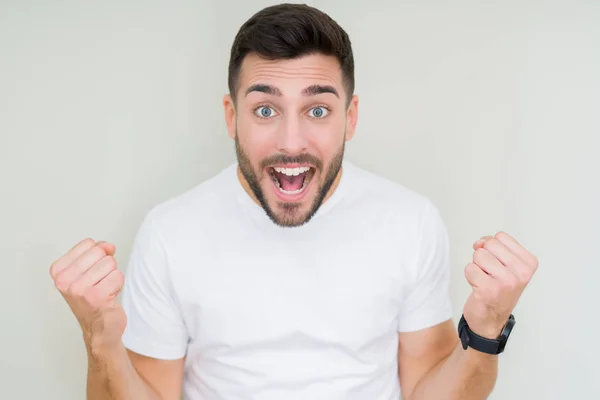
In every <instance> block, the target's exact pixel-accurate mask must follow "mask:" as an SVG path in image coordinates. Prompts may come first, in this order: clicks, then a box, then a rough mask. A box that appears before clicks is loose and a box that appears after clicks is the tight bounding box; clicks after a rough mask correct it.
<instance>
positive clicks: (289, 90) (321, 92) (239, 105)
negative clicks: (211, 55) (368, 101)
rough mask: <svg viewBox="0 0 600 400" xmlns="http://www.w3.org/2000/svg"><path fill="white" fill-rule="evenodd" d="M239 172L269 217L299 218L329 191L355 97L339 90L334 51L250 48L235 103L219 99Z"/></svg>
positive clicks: (283, 221) (350, 127) (351, 126)
mask: <svg viewBox="0 0 600 400" xmlns="http://www.w3.org/2000/svg"><path fill="white" fill-rule="evenodd" d="M224 106H225V116H226V123H227V127H228V131H229V135H230V136H231V137H232V138H233V139H234V140H235V147H236V154H237V158H238V163H239V174H238V175H239V177H240V181H241V182H242V185H243V186H244V188H245V189H246V191H247V192H248V194H249V195H250V196H251V197H252V198H253V199H254V200H255V201H256V202H257V203H259V204H260V205H261V206H262V207H263V208H264V210H265V212H266V213H267V215H268V216H269V217H270V218H271V220H272V221H273V222H275V223H276V224H278V225H280V226H299V225H302V224H304V223H306V222H308V221H309V220H310V218H311V217H312V216H313V215H314V214H315V212H316V211H317V210H318V209H319V207H320V206H321V204H322V203H323V202H324V201H326V200H327V199H328V197H329V196H330V195H331V194H332V193H333V191H334V190H335V187H336V185H337V183H338V181H339V178H340V176H341V164H342V158H343V154H344V145H345V142H346V141H347V140H350V139H351V138H352V136H353V135H354V130H355V126H356V120H357V111H358V99H357V98H356V96H353V97H352V98H351V99H350V101H349V100H348V96H347V94H346V93H345V90H344V86H343V80H342V72H341V69H340V65H339V62H338V61H337V59H336V58H335V57H330V56H323V55H320V54H315V55H310V56H304V57H302V58H298V59H293V60H275V61H273V60H265V59H262V58H260V57H258V56H256V55H254V54H250V55H248V56H247V57H246V58H245V59H244V61H243V64H242V69H241V73H240V78H239V85H238V91H237V94H236V103H235V105H234V103H233V101H232V99H231V97H230V96H229V95H227V96H225V99H224Z"/></svg>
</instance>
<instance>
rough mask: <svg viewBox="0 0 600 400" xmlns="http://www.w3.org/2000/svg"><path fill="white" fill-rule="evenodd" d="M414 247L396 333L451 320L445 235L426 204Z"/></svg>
mask: <svg viewBox="0 0 600 400" xmlns="http://www.w3.org/2000/svg"><path fill="white" fill-rule="evenodd" d="M417 243H418V245H417V254H416V257H415V260H416V261H415V264H414V265H413V266H412V267H413V268H415V270H414V272H413V274H412V276H413V277H414V280H413V282H412V285H410V288H409V292H408V295H407V296H406V298H405V299H404V302H403V304H402V306H401V311H400V315H399V318H398V332H411V331H417V330H420V329H425V328H429V327H432V326H434V325H437V324H439V323H441V322H444V321H447V320H448V319H450V318H452V304H451V301H450V290H449V286H450V254H449V253H450V252H449V238H448V232H447V229H446V226H445V224H444V222H443V220H442V218H441V215H440V213H439V211H438V209H437V208H436V207H435V206H434V205H433V204H432V203H431V201H429V200H427V203H426V206H425V208H424V210H423V212H422V216H421V222H420V228H419V233H418V240H417Z"/></svg>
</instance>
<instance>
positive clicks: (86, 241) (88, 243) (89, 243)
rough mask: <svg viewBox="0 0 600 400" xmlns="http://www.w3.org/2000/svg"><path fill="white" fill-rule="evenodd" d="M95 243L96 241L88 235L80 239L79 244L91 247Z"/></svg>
mask: <svg viewBox="0 0 600 400" xmlns="http://www.w3.org/2000/svg"><path fill="white" fill-rule="evenodd" d="M95 244H96V241H95V240H94V239H92V238H90V237H87V238H85V239H83V240H82V241H81V245H83V246H86V247H92V246H94V245H95Z"/></svg>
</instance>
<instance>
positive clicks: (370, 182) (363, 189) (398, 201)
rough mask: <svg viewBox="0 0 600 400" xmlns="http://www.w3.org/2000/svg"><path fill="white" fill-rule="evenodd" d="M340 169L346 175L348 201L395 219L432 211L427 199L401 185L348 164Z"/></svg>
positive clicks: (430, 202)
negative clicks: (384, 212) (385, 213)
mask: <svg viewBox="0 0 600 400" xmlns="http://www.w3.org/2000/svg"><path fill="white" fill-rule="evenodd" d="M344 169H345V171H346V172H347V173H348V175H349V181H350V182H349V185H348V186H349V187H350V190H349V191H348V198H349V200H350V201H353V202H356V203H362V204H368V205H369V207H370V208H373V209H376V208H377V209H382V210H386V211H388V212H389V213H391V214H392V215H398V216H401V215H404V216H409V215H412V216H418V215H421V214H423V213H426V212H429V211H430V209H431V208H435V206H434V205H433V202H432V201H431V200H430V198H429V197H427V196H426V195H424V194H422V193H419V192H417V191H415V190H413V189H411V188H409V187H407V186H405V185H403V184H402V183H399V182H396V181H393V180H392V179H390V178H386V177H384V176H382V175H380V174H376V173H374V172H371V171H368V170H366V169H364V168H361V167H358V166H356V165H355V164H352V163H348V162H347V163H345V164H344Z"/></svg>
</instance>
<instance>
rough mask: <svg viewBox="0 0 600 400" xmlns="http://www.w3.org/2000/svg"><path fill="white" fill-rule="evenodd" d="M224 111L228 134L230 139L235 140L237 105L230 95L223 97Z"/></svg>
mask: <svg viewBox="0 0 600 400" xmlns="http://www.w3.org/2000/svg"><path fill="white" fill-rule="evenodd" d="M223 109H224V111H225V124H226V125H227V132H228V133H229V137H230V138H232V139H235V131H236V129H235V128H236V127H235V120H236V118H235V105H234V104H233V99H232V98H231V95H230V94H226V95H225V97H223Z"/></svg>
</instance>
